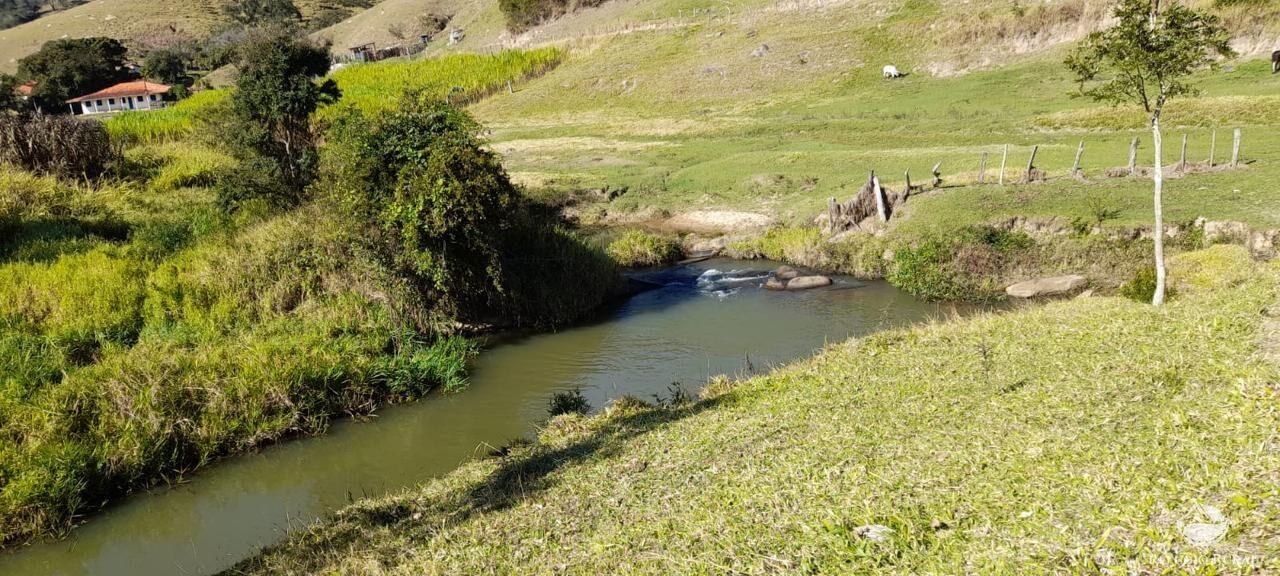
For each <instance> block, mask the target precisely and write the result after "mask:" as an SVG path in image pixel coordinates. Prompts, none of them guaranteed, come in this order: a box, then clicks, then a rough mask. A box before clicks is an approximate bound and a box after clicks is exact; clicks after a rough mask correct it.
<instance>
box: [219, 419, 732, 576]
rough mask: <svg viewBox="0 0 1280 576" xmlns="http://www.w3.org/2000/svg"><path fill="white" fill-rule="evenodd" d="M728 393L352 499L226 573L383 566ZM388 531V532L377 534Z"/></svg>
mask: <svg viewBox="0 0 1280 576" xmlns="http://www.w3.org/2000/svg"><path fill="white" fill-rule="evenodd" d="M731 399H732V394H729V395H722V396H719V397H716V398H711V399H707V400H702V401H700V402H696V403H692V404H688V405H684V406H675V407H650V406H646V407H645V408H642V409H637V410H634V411H630V412H627V413H625V414H623V415H620V416H614V417H610V418H608V420H607V421H606V422H604V423H602V424H598V425H597V426H596V427H595V428H594V429H592V430H591V431H590V432H589V433H587V435H586V436H585V437H581V438H578V439H576V440H574V441H573V442H571V443H569V444H568V445H565V446H562V447H555V448H552V447H548V446H545V445H533V446H532V447H530V448H528V449H515V450H513V453H512V454H511V455H508V456H500V457H499V458H501V463H500V464H499V466H498V467H497V468H496V469H494V470H493V471H491V472H490V473H488V474H486V475H485V476H484V477H483V478H481V479H478V480H476V481H473V482H470V483H468V484H464V485H460V486H457V487H456V488H454V489H452V490H450V491H449V492H448V493H446V494H443V495H441V496H439V497H436V498H432V499H430V500H426V499H414V498H411V497H408V496H397V497H393V498H390V499H385V500H381V501H373V502H365V503H357V504H356V505H354V506H353V507H351V508H349V509H347V510H345V511H343V512H341V513H339V515H338V516H337V517H335V518H332V519H330V520H329V521H327V522H324V523H322V524H318V525H317V526H315V527H313V528H312V529H311V530H310V531H308V532H305V533H302V534H298V535H296V536H295V537H294V538H293V539H292V541H291V542H292V545H293V546H297V547H298V548H296V549H290V548H289V547H288V546H287V545H286V546H283V547H281V548H279V549H277V550H275V551H268V552H266V553H264V554H263V555H262V556H259V557H256V558H251V559H249V560H246V561H245V562H243V563H241V564H240V565H238V566H237V567H235V568H233V569H232V570H229V571H228V572H226V573H225V574H265V573H272V572H274V571H276V570H279V569H280V568H281V567H282V566H285V565H287V566H288V569H289V570H290V571H291V572H300V573H313V572H318V571H324V570H326V569H328V568H331V566H330V564H331V563H332V562H334V561H338V560H340V559H342V558H346V557H350V556H351V555H352V554H353V553H356V554H358V553H359V551H360V550H363V551H367V552H370V553H371V554H370V556H372V557H376V558H378V559H379V561H380V562H382V563H383V564H384V566H385V567H387V568H390V567H391V566H393V565H395V564H397V558H399V557H400V555H401V554H402V553H403V550H401V549H400V547H399V545H398V544H397V543H398V542H404V541H416V542H421V541H423V540H427V539H430V538H433V537H434V536H436V535H437V534H439V533H440V532H442V531H445V530H448V529H450V528H453V527H455V526H459V525H462V524H465V523H467V522H468V521H470V520H472V519H474V518H477V517H480V516H483V515H484V514H488V513H493V512H500V511H502V510H506V509H509V508H512V507H514V506H517V505H518V504H520V503H521V502H523V501H525V500H528V499H530V498H532V497H535V496H537V495H538V494H540V493H542V492H545V491H547V490H549V489H551V488H553V487H554V486H555V485H556V480H555V478H554V477H553V474H554V473H555V472H556V471H558V470H561V469H564V468H567V467H570V466H574V465H578V464H581V463H584V462H586V461H588V460H591V459H601V458H608V457H610V456H614V455H616V454H618V453H619V452H621V451H622V450H623V449H624V448H625V446H624V445H625V443H626V442H627V441H629V440H632V439H634V438H637V437H640V436H643V435H644V434H647V433H648V432H650V431H653V430H655V429H658V428H661V427H663V426H666V425H668V424H671V423H674V422H677V421H680V420H683V419H685V418H688V417H690V416H694V415H696V414H699V413H701V412H703V411H706V410H709V409H712V408H715V407H717V406H720V405H721V404H723V403H724V402H725V401H727V400H731ZM375 530H386V531H389V532H390V533H391V534H393V535H394V537H391V538H386V537H380V536H377V535H375V533H374V531H375Z"/></svg>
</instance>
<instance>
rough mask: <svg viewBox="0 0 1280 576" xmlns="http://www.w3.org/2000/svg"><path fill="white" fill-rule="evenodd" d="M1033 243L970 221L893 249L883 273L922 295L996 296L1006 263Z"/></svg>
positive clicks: (940, 297)
mask: <svg viewBox="0 0 1280 576" xmlns="http://www.w3.org/2000/svg"><path fill="white" fill-rule="evenodd" d="M1035 245H1036V244H1035V241H1034V240H1032V239H1031V237H1030V236H1028V235H1027V234H1026V233H1023V232H1014V231H1009V230H1005V229H1003V228H996V227H993V226H970V227H966V228H963V229H961V230H959V231H958V232H957V233H955V234H949V235H947V236H945V237H944V236H933V237H929V238H926V239H925V240H923V241H921V242H919V243H916V244H914V245H911V246H904V247H900V248H898V249H897V250H895V252H894V261H893V264H892V265H891V266H890V267H889V271H888V274H887V276H886V277H887V278H888V280H889V282H890V283H891V284H893V285H894V286H897V287H898V288H901V289H902V290H903V291H905V292H907V293H908V294H911V295H913V296H916V297H918V298H923V299H926V300H991V299H996V298H999V297H1000V288H1001V286H1000V278H1001V276H1003V273H1004V272H1005V268H1006V267H1007V266H1008V265H1009V264H1010V262H1011V261H1012V260H1013V259H1015V257H1016V256H1018V255H1020V254H1022V253H1025V252H1027V251H1029V250H1031V249H1032V248H1034V247H1035Z"/></svg>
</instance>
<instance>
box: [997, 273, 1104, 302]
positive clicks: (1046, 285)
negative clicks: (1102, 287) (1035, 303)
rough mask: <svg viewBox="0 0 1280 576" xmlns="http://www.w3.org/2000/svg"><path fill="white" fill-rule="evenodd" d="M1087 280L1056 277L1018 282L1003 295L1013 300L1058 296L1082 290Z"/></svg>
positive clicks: (1080, 277) (1082, 277) (1083, 278)
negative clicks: (1011, 297)
mask: <svg viewBox="0 0 1280 576" xmlns="http://www.w3.org/2000/svg"><path fill="white" fill-rule="evenodd" d="M1088 283H1089V280H1088V279H1087V278H1085V277H1084V276H1079V275H1072V276H1057V277H1054V278H1041V279H1039V280H1028V281H1026V282H1019V283H1017V284H1014V285H1013V286H1010V287H1008V288H1006V289H1005V293H1007V294H1008V295H1010V296H1013V297H1014V298H1039V297H1042V296H1059V295H1062V294H1069V293H1071V292H1075V291H1076V290H1079V289H1081V288H1084V287H1085V285H1086V284H1088Z"/></svg>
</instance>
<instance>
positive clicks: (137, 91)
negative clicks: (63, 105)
mask: <svg viewBox="0 0 1280 576" xmlns="http://www.w3.org/2000/svg"><path fill="white" fill-rule="evenodd" d="M168 91H169V87H168V86H166V85H164V84H156V83H155V82H147V81H146V80H134V81H132V82H121V83H119V84H116V85H115V86H112V87H110V88H103V89H102V90H99V91H97V92H94V93H93V94H85V95H84V96H81V97H79V98H72V99H70V100H67V104H75V103H77V102H88V101H89V100H101V99H103V98H128V97H130V96H149V95H151V94H164V93H166V92H168Z"/></svg>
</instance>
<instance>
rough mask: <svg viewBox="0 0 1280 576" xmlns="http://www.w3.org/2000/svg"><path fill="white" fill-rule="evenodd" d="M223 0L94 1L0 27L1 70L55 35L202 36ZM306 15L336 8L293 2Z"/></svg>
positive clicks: (217, 18)
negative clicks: (11, 26) (18, 23)
mask: <svg viewBox="0 0 1280 576" xmlns="http://www.w3.org/2000/svg"><path fill="white" fill-rule="evenodd" d="M226 3H227V0H164V1H156V0H94V1H92V2H88V3H85V4H82V5H79V6H76V7H73V8H69V9H67V10H60V11H57V12H52V13H49V14H47V15H45V16H41V17H40V18H37V19H35V20H32V21H30V22H27V23H25V24H22V25H19V26H15V27H13V28H10V29H7V30H0V71H6V72H12V71H13V70H14V69H16V68H17V61H18V60H19V59H21V58H22V57H23V56H27V55H28V54H31V53H34V52H35V51H37V50H39V49H40V47H41V46H43V45H44V43H45V42H48V41H50V40H57V39H59V38H83V37H88V36H106V37H109V38H116V39H119V40H124V41H127V43H129V44H141V45H164V44H167V43H170V42H173V41H175V40H178V39H181V38H191V37H194V38H200V37H203V36H204V35H206V34H208V33H209V32H211V31H212V30H213V29H214V28H216V27H217V26H218V25H220V24H222V23H224V22H226V18H225V16H224V15H223V12H222V8H223V6H224V5H226ZM294 3H295V4H296V5H297V6H298V9H299V10H300V11H301V12H302V16H303V18H304V20H305V19H308V18H311V17H313V16H315V15H317V14H319V13H320V12H322V11H324V10H326V9H332V8H335V7H340V6H341V5H343V4H344V3H343V2H340V1H335V0H294Z"/></svg>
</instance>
